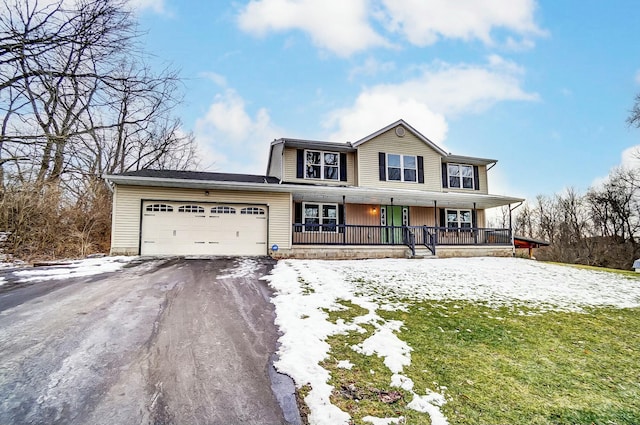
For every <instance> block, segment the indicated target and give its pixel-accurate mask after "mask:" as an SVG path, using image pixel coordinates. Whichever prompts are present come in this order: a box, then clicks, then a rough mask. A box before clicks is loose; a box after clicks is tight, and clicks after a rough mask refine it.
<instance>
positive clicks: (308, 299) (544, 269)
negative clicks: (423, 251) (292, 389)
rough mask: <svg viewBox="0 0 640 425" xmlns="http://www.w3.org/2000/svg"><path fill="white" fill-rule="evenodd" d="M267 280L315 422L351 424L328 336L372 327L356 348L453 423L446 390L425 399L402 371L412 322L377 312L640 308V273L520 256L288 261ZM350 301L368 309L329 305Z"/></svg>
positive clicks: (282, 357) (417, 402)
mask: <svg viewBox="0 0 640 425" xmlns="http://www.w3.org/2000/svg"><path fill="white" fill-rule="evenodd" d="M264 279H265V280H268V281H269V283H270V285H271V287H272V288H273V289H274V291H275V292H274V297H273V298H272V303H273V304H274V306H275V311H276V319H275V322H276V325H277V326H279V328H280V330H281V332H282V336H281V337H280V339H279V342H280V348H279V350H278V356H279V360H278V361H277V362H276V364H275V367H276V368H277V369H278V370H279V371H280V372H282V373H285V374H287V375H289V376H291V377H292V378H293V379H294V381H295V383H296V385H297V386H298V387H299V388H300V387H302V386H305V385H308V386H310V388H311V390H310V391H309V394H308V396H307V397H306V398H305V402H306V403H307V406H308V407H309V410H310V414H309V422H310V424H312V425H325V424H326V425H333V424H337V425H340V424H348V423H349V421H350V415H349V414H348V413H346V412H343V411H342V410H340V409H339V408H338V407H337V406H335V405H333V404H331V402H330V396H331V392H332V390H333V387H332V386H330V385H329V384H328V383H327V382H328V381H329V378H330V375H329V372H328V371H327V370H325V369H324V368H322V367H321V366H320V363H321V362H322V361H323V360H325V359H326V358H327V356H328V353H329V350H330V348H331V347H330V346H329V345H328V344H327V342H326V340H327V338H328V337H329V336H331V335H335V334H340V333H345V332H347V331H358V332H363V333H364V332H366V330H365V329H364V328H363V327H362V326H361V325H364V324H369V325H372V326H373V327H374V328H375V330H374V332H373V334H372V335H370V336H369V337H368V338H367V339H365V340H364V341H363V342H362V343H360V344H357V345H355V346H353V347H352V348H353V349H354V350H355V351H357V352H359V353H362V354H365V355H373V354H376V355H378V356H380V357H382V358H384V364H385V365H386V367H387V368H389V370H390V371H391V372H392V373H393V377H392V382H391V385H392V386H396V387H399V388H403V389H405V390H407V391H410V392H412V393H413V399H412V401H411V402H410V403H409V404H408V407H410V408H412V409H414V410H417V411H420V412H424V413H428V414H429V415H430V416H431V421H432V423H433V424H434V425H446V424H447V419H446V418H445V417H444V415H443V414H442V412H441V411H440V406H442V405H443V404H444V403H445V398H444V396H443V395H442V394H438V393H436V392H432V391H430V390H426V391H427V393H426V395H418V394H416V393H415V392H413V381H412V380H411V379H410V378H408V377H406V376H404V375H402V371H403V369H404V367H405V366H407V365H409V364H410V363H411V347H409V345H408V344H406V343H405V342H404V341H402V340H401V339H400V338H399V337H398V336H397V333H398V331H399V330H400V328H401V326H402V325H403V323H402V322H400V321H386V320H384V319H383V318H382V317H380V316H379V315H378V314H377V311H378V310H383V309H384V310H394V309H395V310H398V309H401V310H405V309H406V302H411V301H421V300H433V301H452V300H453V301H455V300H459V301H471V302H480V303H484V304H486V305H489V306H494V307H497V306H523V307H524V306H526V307H527V308H532V309H541V310H551V309H555V310H570V311H580V310H582V309H584V308H585V307H589V306H594V307H598V306H613V307H620V308H624V307H637V306H640V279H636V278H634V277H627V276H622V275H616V274H611V273H605V272H598V271H591V270H584V269H577V268H572V267H565V266H559V265H552V264H546V263H537V262H534V261H530V260H523V259H514V258H454V259H437V260H433V259H430V260H424V261H419V260H403V259H383V260H357V261H344V260H342V261H322V260H284V261H280V262H278V264H277V265H276V267H275V268H274V269H273V271H272V274H271V275H269V276H266V277H265V278H264ZM342 300H346V301H349V302H351V303H353V304H355V305H357V306H359V307H361V308H363V309H365V310H366V311H367V313H365V314H364V315H361V316H359V317H356V318H354V319H353V321H352V322H350V323H345V321H343V320H338V321H336V323H332V322H330V321H329V320H328V315H327V311H336V310H344V308H345V307H344V306H343V305H342V304H341V303H340V301H342ZM454 308H455V307H454ZM523 314H530V313H526V312H523ZM440 331H441V332H442V331H444V330H443V329H440ZM465 331H470V330H465ZM341 363H342V362H340V363H339V364H341ZM342 364H343V365H345V364H346V363H342ZM371 373H372V374H373V373H374V372H373V371H371ZM440 390H442V391H444V389H442V388H441V389H440ZM370 418H372V419H374V420H375V419H381V420H385V421H386V420H388V419H389V418H373V417H370ZM393 420H395V419H393ZM381 423H393V422H381ZM396 423H397V422H396ZM374 424H375V425H377V423H374Z"/></svg>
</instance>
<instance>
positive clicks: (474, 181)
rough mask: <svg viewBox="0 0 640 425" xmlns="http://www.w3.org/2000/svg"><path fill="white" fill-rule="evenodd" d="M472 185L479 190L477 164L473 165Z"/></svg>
mask: <svg viewBox="0 0 640 425" xmlns="http://www.w3.org/2000/svg"><path fill="white" fill-rule="evenodd" d="M473 185H474V189H475V190H480V172H479V171H478V166H477V165H474V166H473ZM473 227H476V226H473Z"/></svg>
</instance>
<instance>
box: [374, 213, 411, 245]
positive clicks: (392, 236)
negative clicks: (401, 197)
mask: <svg viewBox="0 0 640 425" xmlns="http://www.w3.org/2000/svg"><path fill="white" fill-rule="evenodd" d="M408 224H409V207H403V206H401V205H383V206H381V207H380V225H381V226H385V228H383V229H382V243H385V244H386V243H388V244H402V239H403V238H402V226H407V225H408Z"/></svg>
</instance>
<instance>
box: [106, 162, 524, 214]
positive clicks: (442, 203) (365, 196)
mask: <svg viewBox="0 0 640 425" xmlns="http://www.w3.org/2000/svg"><path fill="white" fill-rule="evenodd" d="M103 177H104V179H105V180H107V181H109V182H110V183H112V184H116V185H125V186H146V187H171V188H184V189H201V190H247V191H257V192H276V193H290V194H291V196H292V198H293V199H294V200H295V201H312V200H313V201H318V200H319V199H321V200H323V201H324V202H335V203H342V202H349V203H359V204H381V205H387V204H395V205H407V206H412V205H421V206H435V205H437V206H438V207H443V208H444V207H449V208H471V207H472V206H473V205H474V204H475V206H476V207H477V208H479V209H486V208H493V207H499V206H502V205H508V204H514V203H518V202H521V201H523V199H520V198H512V197H507V196H499V195H485V194H480V193H457V192H439V191H435V192H431V191H423V190H415V189H379V188H367V187H354V186H324V185H306V184H291V183H280V181H279V180H278V179H277V178H275V177H266V176H256V175H247V174H225V173H205V172H197V171H174V170H140V171H132V172H127V173H121V174H115V175H105V176H103Z"/></svg>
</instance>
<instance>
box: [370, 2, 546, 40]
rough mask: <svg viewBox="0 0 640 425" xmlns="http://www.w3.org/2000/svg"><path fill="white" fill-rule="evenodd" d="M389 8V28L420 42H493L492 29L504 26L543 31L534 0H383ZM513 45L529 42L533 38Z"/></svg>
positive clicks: (526, 32) (534, 32) (521, 31)
mask: <svg viewBox="0 0 640 425" xmlns="http://www.w3.org/2000/svg"><path fill="white" fill-rule="evenodd" d="M382 2H383V3H384V5H385V7H386V9H387V12H388V19H389V22H388V29H389V30H390V31H394V32H399V33H402V34H403V35H404V36H405V37H406V38H407V39H408V40H409V42H410V43H412V44H415V45H418V46H427V45H431V44H434V43H435V42H437V41H438V40H439V39H440V38H451V39H462V40H465V41H470V40H473V39H478V40H480V41H482V42H483V43H485V44H493V40H492V37H491V32H492V30H493V29H495V28H504V29H507V30H510V31H512V32H515V33H517V34H520V35H542V34H544V32H543V31H542V30H540V29H539V28H538V26H537V25H536V23H535V22H534V12H535V10H536V2H535V0H457V1H454V2H452V1H450V0H430V1H421V0H382ZM507 43H508V44H511V45H512V46H513V45H514V43H515V44H517V45H518V46H519V47H522V46H525V47H526V46H527V45H530V43H531V42H530V41H522V42H519V43H516V42H515V40H514V39H513V38H511V41H509V40H507Z"/></svg>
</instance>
